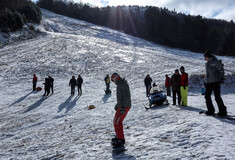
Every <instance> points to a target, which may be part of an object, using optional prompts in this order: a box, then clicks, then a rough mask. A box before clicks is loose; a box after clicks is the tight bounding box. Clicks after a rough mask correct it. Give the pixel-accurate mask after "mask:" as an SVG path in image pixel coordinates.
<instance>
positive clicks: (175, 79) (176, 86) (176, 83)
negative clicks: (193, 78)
mask: <svg viewBox="0 0 235 160" xmlns="http://www.w3.org/2000/svg"><path fill="white" fill-rule="evenodd" d="M170 84H171V87H172V92H173V105H176V94H177V97H178V105H180V102H181V95H180V74H179V70H178V69H176V70H175V74H173V75H172V76H171V83H170Z"/></svg>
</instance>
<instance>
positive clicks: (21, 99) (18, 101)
mask: <svg viewBox="0 0 235 160" xmlns="http://www.w3.org/2000/svg"><path fill="white" fill-rule="evenodd" d="M32 93H33V91H31V92H29V93H28V94H26V95H25V96H23V97H21V98H20V99H18V100H16V101H15V102H14V103H12V104H11V105H10V106H13V105H15V104H16V103H20V102H22V101H23V100H24V99H25V98H27V97H28V96H29V95H30V94H32Z"/></svg>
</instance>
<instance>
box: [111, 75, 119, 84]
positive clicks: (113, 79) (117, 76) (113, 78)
mask: <svg viewBox="0 0 235 160" xmlns="http://www.w3.org/2000/svg"><path fill="white" fill-rule="evenodd" d="M118 79H120V76H119V74H117V73H113V74H112V76H111V80H112V82H114V81H115V80H118Z"/></svg>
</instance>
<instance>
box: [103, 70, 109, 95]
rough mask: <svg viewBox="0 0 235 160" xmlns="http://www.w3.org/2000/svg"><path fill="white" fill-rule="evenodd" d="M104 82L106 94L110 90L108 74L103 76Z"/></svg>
mask: <svg viewBox="0 0 235 160" xmlns="http://www.w3.org/2000/svg"><path fill="white" fill-rule="evenodd" d="M104 81H105V85H106V90H105V92H106V94H107V93H108V92H109V91H110V89H109V88H110V77H109V75H108V74H107V75H106V76H105V78H104Z"/></svg>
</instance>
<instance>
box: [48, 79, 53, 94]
mask: <svg viewBox="0 0 235 160" xmlns="http://www.w3.org/2000/svg"><path fill="white" fill-rule="evenodd" d="M48 79H49V81H50V89H51V94H53V93H54V90H53V86H54V79H53V78H52V77H51V76H48Z"/></svg>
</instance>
